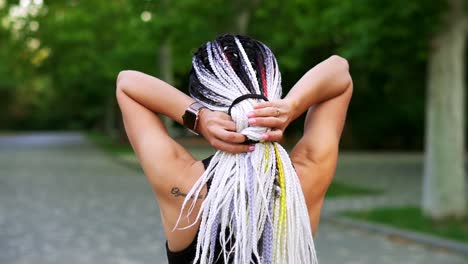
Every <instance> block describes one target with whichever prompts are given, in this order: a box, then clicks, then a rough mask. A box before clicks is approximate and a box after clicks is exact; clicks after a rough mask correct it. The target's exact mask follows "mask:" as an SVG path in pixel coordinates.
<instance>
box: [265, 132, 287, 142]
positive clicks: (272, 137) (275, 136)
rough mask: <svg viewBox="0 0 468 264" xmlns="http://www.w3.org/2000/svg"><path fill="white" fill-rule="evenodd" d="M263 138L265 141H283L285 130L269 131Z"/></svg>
mask: <svg viewBox="0 0 468 264" xmlns="http://www.w3.org/2000/svg"><path fill="white" fill-rule="evenodd" d="M262 139H263V140H265V141H275V142H277V141H281V140H282V139H283V131H282V130H279V129H276V130H271V131H268V132H266V133H265V134H263V135H262Z"/></svg>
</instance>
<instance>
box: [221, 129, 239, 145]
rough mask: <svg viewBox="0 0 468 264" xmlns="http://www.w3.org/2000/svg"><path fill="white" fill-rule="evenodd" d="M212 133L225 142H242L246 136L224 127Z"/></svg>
mask: <svg viewBox="0 0 468 264" xmlns="http://www.w3.org/2000/svg"><path fill="white" fill-rule="evenodd" d="M213 135H214V136H215V137H216V138H217V139H219V140H222V141H224V142H226V143H238V144H239V143H243V142H244V141H245V140H246V137H245V136H244V135H242V134H241V133H237V132H231V131H227V130H224V129H219V130H217V131H216V132H215V133H213Z"/></svg>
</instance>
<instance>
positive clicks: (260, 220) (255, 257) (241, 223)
mask: <svg viewBox="0 0 468 264" xmlns="http://www.w3.org/2000/svg"><path fill="white" fill-rule="evenodd" d="M234 41H235V44H236V45H237V48H238V50H239V53H238V54H239V61H240V64H241V67H243V69H244V71H245V72H246V74H247V76H248V79H249V81H250V82H251V83H252V87H253V89H254V91H255V93H256V94H262V91H261V89H263V88H262V85H260V84H259V82H258V81H257V77H256V76H257V75H256V72H255V70H254V68H253V66H252V65H251V63H250V61H249V58H248V56H247V53H246V52H245V50H244V47H243V45H242V43H241V41H240V40H239V39H238V38H235V39H234ZM205 47H206V53H207V54H208V61H209V66H210V68H211V69H208V68H206V66H205V65H203V63H201V62H199V61H198V60H197V58H196V57H195V56H194V58H193V61H192V63H193V68H194V71H195V73H196V76H197V78H198V80H199V81H200V83H201V84H202V85H203V86H204V87H206V89H207V91H201V93H202V94H203V96H204V97H205V98H207V99H209V100H212V101H214V102H217V103H219V105H216V106H215V105H211V104H210V103H209V102H205V101H204V100H199V101H200V103H201V104H204V105H205V106H207V107H208V108H210V109H212V110H217V111H223V112H227V111H228V108H229V106H230V105H231V104H232V102H233V101H234V99H236V98H237V97H239V96H242V95H244V94H248V93H252V92H251V91H249V89H248V88H247V87H246V86H245V85H244V83H243V82H242V80H241V79H240V78H239V76H237V74H236V72H235V70H234V69H233V68H232V67H231V65H230V62H229V61H228V59H227V57H226V55H225V54H224V49H223V48H222V47H221V45H220V44H219V43H218V42H209V43H207V45H206V46H205ZM262 47H263V49H264V50H263V51H262V52H263V60H264V61H263V63H264V69H265V80H266V87H267V93H268V96H267V97H268V99H269V100H277V99H280V97H281V75H280V72H279V69H278V64H277V62H276V59H275V57H274V55H273V53H272V52H271V51H270V49H269V48H268V47H266V46H264V45H263V46H262ZM258 100H259V99H246V100H243V101H241V102H239V103H238V104H236V105H234V106H233V107H232V109H231V117H232V119H233V120H234V121H235V123H236V130H237V131H238V132H240V133H242V134H244V135H246V136H247V137H248V138H249V139H251V140H255V141H261V136H262V134H264V133H265V132H267V131H268V128H265V127H257V126H249V124H248V119H247V113H248V112H250V111H252V110H253V106H254V104H256V103H257V101H258ZM209 180H211V186H210V191H209V192H208V194H207V195H206V197H205V200H204V201H203V203H202V205H201V207H200V211H199V212H198V214H197V215H196V218H195V221H194V223H193V224H192V225H190V226H193V225H194V224H195V223H197V222H198V221H199V220H200V219H201V224H200V229H199V233H198V237H197V248H196V256H195V259H194V261H193V263H200V264H207V263H210V264H211V263H213V261H214V260H216V259H217V258H218V256H216V255H214V252H213V246H214V244H213V243H216V240H218V241H219V242H220V244H221V246H222V248H223V250H222V252H221V253H222V255H221V256H219V257H220V258H223V259H224V262H225V263H234V264H247V263H265V264H267V263H274V264H278V263H281V264H285V263H289V264H315V263H317V257H316V253H315V247H314V242H313V238H312V231H311V227H310V221H309V216H308V211H307V207H306V203H305V199H304V195H303V193H302V188H301V185H300V182H299V179H298V177H297V174H296V172H295V170H294V168H293V166H292V163H291V160H290V159H289V156H288V154H287V152H286V151H285V150H284V148H283V147H281V145H279V144H277V143H271V142H263V143H257V144H256V145H255V150H254V151H252V152H248V153H240V154H230V153H227V152H223V151H217V152H216V153H215V154H214V156H213V157H212V159H211V162H210V164H209V166H208V168H207V169H206V171H205V172H204V173H203V174H202V175H201V176H200V178H199V179H198V180H197V181H196V182H195V184H194V185H193V187H192V189H191V190H190V191H189V192H188V194H187V196H186V198H185V200H184V202H183V205H182V208H181V213H180V215H179V218H178V220H177V223H176V226H175V227H174V228H180V229H185V228H189V227H190V226H185V227H179V223H180V220H181V218H182V217H183V215H182V212H183V211H184V210H185V209H186V208H188V213H187V215H186V217H189V216H190V215H191V214H192V212H193V210H194V208H195V204H196V202H197V201H196V199H191V198H190V197H198V195H199V194H200V192H201V191H202V189H203V187H204V186H205V185H206V184H207V182H208V181H209ZM281 181H282V182H281ZM278 185H279V186H278ZM281 186H283V187H282V189H281ZM218 227H219V228H220V230H218V233H219V235H216V234H217V232H216V231H217V228H218ZM268 234H270V235H268ZM215 236H216V237H215ZM270 236H271V238H272V241H271V240H270V239H271V238H268V237H270ZM269 245H271V246H269ZM268 254H270V255H268Z"/></svg>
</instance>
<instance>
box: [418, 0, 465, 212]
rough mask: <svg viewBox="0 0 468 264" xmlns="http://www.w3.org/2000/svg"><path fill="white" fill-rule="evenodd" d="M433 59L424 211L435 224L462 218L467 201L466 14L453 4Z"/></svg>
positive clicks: (457, 0)
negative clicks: (453, 217)
mask: <svg viewBox="0 0 468 264" xmlns="http://www.w3.org/2000/svg"><path fill="white" fill-rule="evenodd" d="M449 3H450V8H449V9H448V10H447V13H446V16H445V17H444V18H445V20H444V21H443V23H444V24H443V28H442V29H441V30H440V31H439V32H438V33H437V34H436V35H435V36H434V37H433V39H432V42H431V50H430V54H429V65H428V87H427V88H428V90H427V101H426V138H425V157H424V182H423V197H422V205H423V206H422V207H423V212H424V214H425V215H427V216H430V217H431V218H433V219H440V218H444V217H448V216H462V215H464V214H465V213H466V197H465V195H466V194H465V188H466V185H465V184H466V183H465V169H464V160H465V158H464V146H465V123H464V122H465V119H464V112H465V106H464V105H465V102H464V98H465V95H464V88H465V80H464V73H465V69H464V68H465V65H464V59H465V36H466V35H465V32H466V29H465V23H466V22H465V21H466V20H465V14H464V9H463V1H461V0H450V1H449Z"/></svg>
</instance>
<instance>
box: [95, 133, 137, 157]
mask: <svg viewBox="0 0 468 264" xmlns="http://www.w3.org/2000/svg"><path fill="white" fill-rule="evenodd" d="M86 135H87V136H88V138H89V139H90V140H91V141H92V142H94V143H95V144H96V145H98V146H99V147H101V148H103V149H104V150H106V151H108V152H110V153H114V154H117V155H123V154H133V153H134V152H133V149H132V146H130V144H127V143H118V142H117V141H116V140H114V139H112V138H111V137H109V136H107V135H104V134H103V133H101V132H96V131H89V132H87V133H86Z"/></svg>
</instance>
